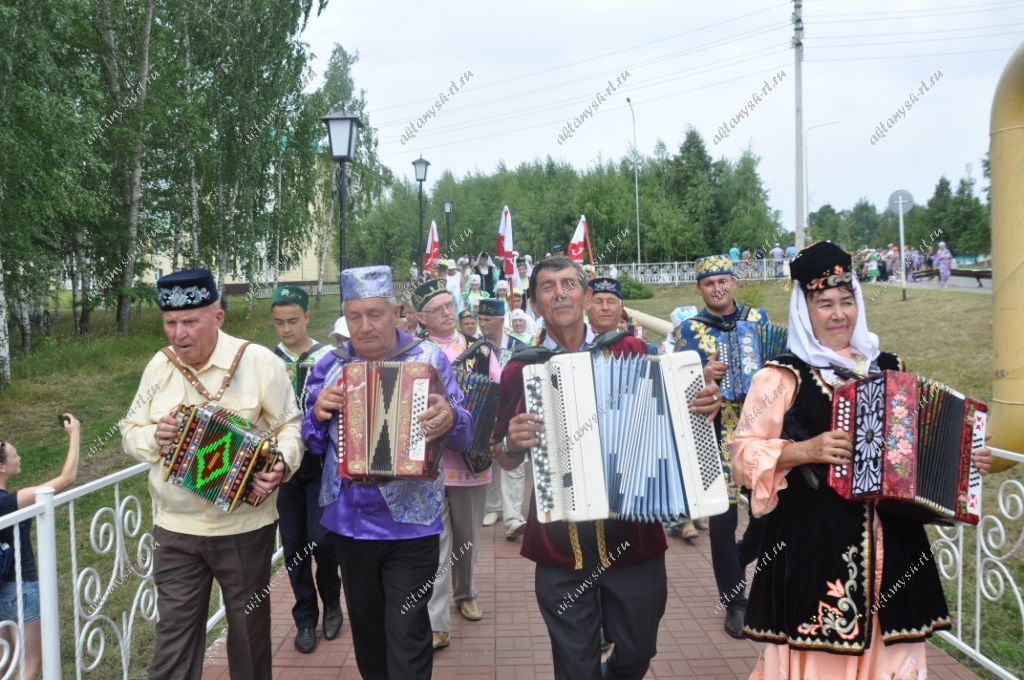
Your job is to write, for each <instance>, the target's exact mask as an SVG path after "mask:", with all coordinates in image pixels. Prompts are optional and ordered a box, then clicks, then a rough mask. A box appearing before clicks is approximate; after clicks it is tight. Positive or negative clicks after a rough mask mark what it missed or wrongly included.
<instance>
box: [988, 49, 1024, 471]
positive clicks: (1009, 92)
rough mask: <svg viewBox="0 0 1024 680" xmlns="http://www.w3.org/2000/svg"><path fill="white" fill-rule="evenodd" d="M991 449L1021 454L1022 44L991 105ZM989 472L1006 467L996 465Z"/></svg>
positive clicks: (1023, 291) (1023, 435)
mask: <svg viewBox="0 0 1024 680" xmlns="http://www.w3.org/2000/svg"><path fill="white" fill-rule="evenodd" d="M989 134H990V142H989V144H990V146H989V159H990V163H991V170H992V348H993V357H992V363H993V369H994V372H993V379H992V401H991V404H990V407H991V408H990V412H989V425H988V431H989V433H990V434H991V435H992V442H991V444H992V446H994V447H998V448H1000V449H1005V450H1008V451H1018V452H1020V451H1024V313H1022V309H1024V202H1022V201H1021V197H1022V196H1024V43H1022V44H1021V45H1020V47H1018V48H1017V51H1016V52H1014V53H1013V56H1012V57H1010V61H1009V63H1008V64H1007V65H1006V68H1005V69H1004V70H1003V75H1002V76H1001V77H1000V78H999V84H998V85H996V94H995V97H994V98H993V100H992V118H991V122H990V132H989ZM996 462H997V463H998V465H993V469H994V470H1003V469H1006V468H1009V467H1010V465H1011V464H1010V463H1008V462H1006V463H1004V462H1003V461H1002V460H1000V459H996Z"/></svg>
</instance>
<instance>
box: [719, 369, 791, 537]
mask: <svg viewBox="0 0 1024 680" xmlns="http://www.w3.org/2000/svg"><path fill="white" fill-rule="evenodd" d="M796 386H797V385H796V376H795V375H794V374H793V373H792V372H790V371H789V370H787V369H784V368H774V367H771V366H768V367H765V368H762V369H761V370H760V371H758V372H757V373H755V374H754V378H753V379H752V380H751V381H750V391H749V392H748V393H747V398H746V400H745V401H744V402H743V414H742V415H741V416H740V422H739V425H738V426H737V428H736V432H735V433H734V434H733V436H732V439H731V440H730V442H729V451H730V453H731V455H732V474H733V477H734V479H735V480H736V483H737V484H738V485H740V486H744V487H746V488H748V489H750V510H751V512H752V513H753V515H754V517H761V516H762V515H766V514H768V513H769V512H771V511H772V510H773V509H775V505H776V504H777V503H778V502H779V499H778V493H779V492H780V491H782V490H783V489H785V488H786V472H788V470H782V471H779V470H776V469H775V466H776V464H777V463H778V461H779V456H781V455H782V447H783V445H784V444H786V442H787V441H789V440H787V439H781V438H780V436H781V435H782V419H783V417H784V416H785V415H786V411H787V410H788V409H789V407H790V404H791V403H792V402H793V399H794V398H795V396H796Z"/></svg>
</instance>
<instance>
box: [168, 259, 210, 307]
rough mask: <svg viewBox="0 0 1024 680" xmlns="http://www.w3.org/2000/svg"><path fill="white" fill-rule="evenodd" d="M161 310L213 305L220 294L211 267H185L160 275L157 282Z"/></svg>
mask: <svg viewBox="0 0 1024 680" xmlns="http://www.w3.org/2000/svg"><path fill="white" fill-rule="evenodd" d="M156 289H157V305H158V306H159V307H160V311H161V312H175V311H180V310H183V309H199V308H200V307H206V306H207V305H212V304H213V303H214V302H216V301H217V300H218V299H220V295H218V293H217V284H216V283H215V282H214V280H213V274H211V273H210V270H209V269H185V270H182V271H180V272H172V273H170V274H168V275H167V276H163V277H160V279H159V280H158V281H157V282H156Z"/></svg>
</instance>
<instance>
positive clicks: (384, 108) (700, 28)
mask: <svg viewBox="0 0 1024 680" xmlns="http://www.w3.org/2000/svg"><path fill="white" fill-rule="evenodd" d="M788 5H789V2H782V3H779V4H776V5H772V6H770V7H765V8H764V9H759V10H756V11H753V12H747V13H746V14H741V15H740V16H737V17H732V18H730V19H723V20H722V21H716V22H714V23H711V24H707V25H705V26H698V27H697V28H691V29H690V30H688V31H683V32H682V33H675V34H673V35H669V36H666V37H664V38H657V39H655V40H650V41H648V42H645V43H640V44H638V45H632V46H630V47H624V48H622V49H618V50H614V51H612V52H605V53H604V54H599V55H596V56H593V57H588V58H586V59H580V60H578V61H572V62H569V63H567V64H562V65H560V66H551V67H549V68H545V69H540V70H539V71H531V72H530V73H524V74H522V75H518V76H512V77H511V78H505V79H504V80H497V81H494V82H491V83H486V84H484V85H480V86H474V89H476V90H482V89H485V88H488V87H497V86H498V85H503V84H505V83H510V82H512V81H515V80H522V79H523V78H530V77H532V76H536V75H540V74H542V73H550V72H551V71H558V70H561V69H564V68H569V67H570V66H577V65H579V64H585V63H588V62H591V61H597V60H598V59H604V58H605V57H610V56H613V55H616V54H622V53H623V52H630V51H632V50H637V49H640V48H641V47H648V46H650V45H654V44H657V43H660V42H665V41H666V40H674V39H676V38H680V37H682V36H684V35H690V34H691V33H698V32H700V31H706V30H708V29H709V28H715V27H716V26H723V25H725V24H728V23H732V22H734V21H740V20H741V19H746V18H748V17H752V16H755V15H757V14H763V13H765V12H771V11H773V10H776V9H778V8H780V7H786V6H788ZM428 98H433V95H428V96H424V97H422V98H420V99H417V100H415V101H410V102H405V103H404V104H392V105H390V106H382V107H380V108H378V109H375V110H374V111H373V113H377V112H380V111H388V110H390V109H396V108H399V107H402V106H412V105H414V104H417V105H420V104H422V103H423V101H424V100H426V99H428Z"/></svg>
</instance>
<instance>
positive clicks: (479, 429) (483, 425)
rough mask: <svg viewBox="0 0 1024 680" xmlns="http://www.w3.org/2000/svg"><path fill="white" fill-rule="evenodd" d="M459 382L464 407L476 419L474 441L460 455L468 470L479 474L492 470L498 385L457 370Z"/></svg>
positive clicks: (471, 372)
mask: <svg viewBox="0 0 1024 680" xmlns="http://www.w3.org/2000/svg"><path fill="white" fill-rule="evenodd" d="M455 380H456V381H457V382H458V383H459V389H461V390H462V394H463V396H464V397H465V402H463V406H464V407H465V408H466V410H467V411H469V414H470V415H471V416H472V417H473V440H472V441H471V442H470V444H469V448H467V449H466V450H465V451H460V452H459V453H461V454H462V458H463V460H464V461H465V463H466V467H467V468H468V469H469V470H470V471H471V472H474V473H476V474H479V473H481V472H483V471H484V470H486V469H487V468H489V467H491V430H492V429H494V419H495V417H496V416H497V414H498V388H499V385H498V383H496V382H494V381H493V380H491V379H490V377H488V376H486V375H483V374H482V373H476V372H473V371H467V370H465V369H455Z"/></svg>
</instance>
